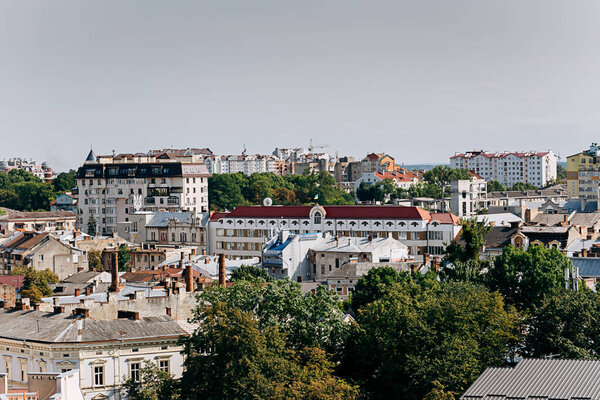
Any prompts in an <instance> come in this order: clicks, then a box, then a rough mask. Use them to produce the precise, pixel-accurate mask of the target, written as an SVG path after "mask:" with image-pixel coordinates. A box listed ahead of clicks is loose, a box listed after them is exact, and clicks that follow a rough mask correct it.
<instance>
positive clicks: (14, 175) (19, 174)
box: [8, 168, 42, 183]
mask: <svg viewBox="0 0 600 400" xmlns="http://www.w3.org/2000/svg"><path fill="white" fill-rule="evenodd" d="M8 178H9V179H10V181H11V182H12V183H22V182H36V183H41V182H42V180H41V179H40V178H38V177H37V176H35V175H33V174H32V173H31V172H27V171H25V170H24V169H18V168H15V169H11V170H10V171H8Z"/></svg>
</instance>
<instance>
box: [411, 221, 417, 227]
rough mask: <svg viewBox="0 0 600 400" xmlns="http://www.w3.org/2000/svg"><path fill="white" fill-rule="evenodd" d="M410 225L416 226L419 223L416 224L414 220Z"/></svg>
mask: <svg viewBox="0 0 600 400" xmlns="http://www.w3.org/2000/svg"><path fill="white" fill-rule="evenodd" d="M411 225H412V226H417V225H419V224H418V223H416V222H413V223H412V224H411Z"/></svg>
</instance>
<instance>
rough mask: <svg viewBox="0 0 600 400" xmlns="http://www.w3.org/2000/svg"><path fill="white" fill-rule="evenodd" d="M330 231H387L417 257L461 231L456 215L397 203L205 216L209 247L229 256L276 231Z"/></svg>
mask: <svg viewBox="0 0 600 400" xmlns="http://www.w3.org/2000/svg"><path fill="white" fill-rule="evenodd" d="M281 230H289V231H290V232H291V233H295V234H299V233H313V232H329V233H331V234H332V235H334V236H335V235H337V236H340V237H368V236H372V237H374V238H376V237H388V236H391V237H393V238H394V239H397V240H399V241H401V242H402V243H404V244H405V245H406V246H407V247H408V254H409V256H411V257H412V258H414V259H415V260H416V261H421V260H422V258H423V256H424V255H425V254H427V253H429V254H436V255H437V254H442V253H443V251H444V249H445V244H446V243H450V241H451V240H453V239H454V238H456V236H457V235H458V233H459V232H460V225H459V220H458V218H457V217H456V216H455V215H453V214H449V213H439V214H435V213H429V212H427V211H425V210H422V209H420V208H418V207H402V206H387V205H386V206H363V205H359V206H319V205H315V206H270V207H264V206H240V207H237V208H235V209H234V210H233V211H231V212H224V213H214V214H213V215H212V216H211V218H210V221H209V235H208V237H209V249H208V250H209V252H210V253H224V254H225V255H226V256H228V257H230V258H234V257H240V258H247V257H260V256H261V250H262V248H263V246H264V244H265V243H267V242H268V241H269V240H270V239H271V238H272V237H273V236H275V233H276V232H277V231H281Z"/></svg>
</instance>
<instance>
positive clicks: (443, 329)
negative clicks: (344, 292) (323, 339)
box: [340, 280, 518, 399]
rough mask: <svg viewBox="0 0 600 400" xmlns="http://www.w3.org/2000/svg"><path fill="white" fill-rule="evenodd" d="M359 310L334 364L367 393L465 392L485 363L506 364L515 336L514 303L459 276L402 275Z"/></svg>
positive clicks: (383, 395) (405, 395)
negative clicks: (458, 280) (442, 280)
mask: <svg viewBox="0 0 600 400" xmlns="http://www.w3.org/2000/svg"><path fill="white" fill-rule="evenodd" d="M359 314H360V323H359V325H357V326H355V327H354V332H353V333H352V335H351V336H350V340H349V342H348V343H347V347H346V351H345V356H346V357H345V358H344V360H343V362H342V366H341V370H340V371H341V372H342V376H349V377H351V378H352V379H354V381H355V382H357V383H359V384H360V385H361V386H362V387H363V389H364V390H365V391H366V392H367V394H368V398H371V399H390V398H393V399H422V398H423V397H424V396H426V395H427V396H430V397H429V398H432V397H431V396H433V395H434V394H435V391H434V390H435V389H436V388H437V389H440V388H443V389H441V390H443V392H446V393H444V395H446V397H441V398H449V397H447V396H448V395H449V394H451V393H448V392H455V393H463V392H464V390H465V389H466V388H467V387H468V386H469V385H470V384H471V383H472V382H473V381H474V380H475V379H476V378H477V377H478V376H479V375H480V374H481V372H483V370H484V369H485V368H487V367H489V366H499V365H503V364H504V362H505V359H506V357H507V354H508V349H509V346H508V345H509V343H511V341H514V340H516V338H517V335H516V332H517V323H518V317H517V314H516V311H515V310H514V308H511V307H508V308H506V307H505V304H504V302H503V301H502V297H501V296H500V294H498V293H490V292H488V291H487V290H486V289H485V288H484V287H482V286H476V285H471V284H465V283H456V282H451V283H445V284H439V283H435V282H431V281H429V282H421V283H419V282H418V281H415V280H404V281H401V282H399V283H396V284H394V285H393V287H392V288H391V289H389V290H387V291H386V292H385V293H384V294H383V296H382V297H381V298H379V299H378V300H375V301H374V302H372V303H370V304H368V305H366V306H363V307H362V309H361V310H360V311H359ZM436 381H437V382H438V383H436V384H434V382H436ZM432 391H434V392H433V394H432ZM437 394H439V395H441V394H442V393H440V392H439V391H438V393H437ZM434 398H435V397H434ZM438 398H439V397H438Z"/></svg>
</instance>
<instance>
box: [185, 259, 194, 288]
mask: <svg viewBox="0 0 600 400" xmlns="http://www.w3.org/2000/svg"><path fill="white" fill-rule="evenodd" d="M185 291H186V292H193V291H194V270H193V268H192V263H189V264H188V265H186V266H185Z"/></svg>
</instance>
